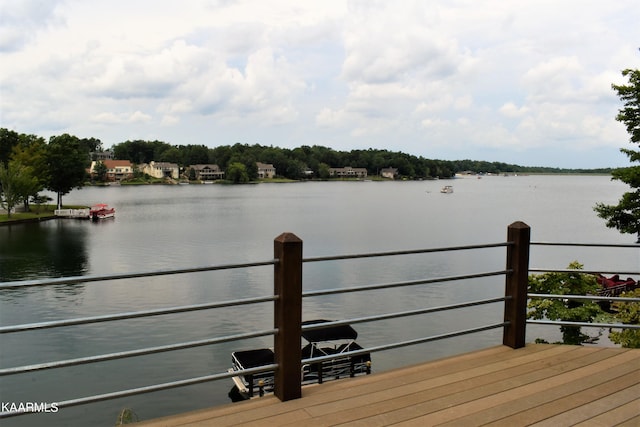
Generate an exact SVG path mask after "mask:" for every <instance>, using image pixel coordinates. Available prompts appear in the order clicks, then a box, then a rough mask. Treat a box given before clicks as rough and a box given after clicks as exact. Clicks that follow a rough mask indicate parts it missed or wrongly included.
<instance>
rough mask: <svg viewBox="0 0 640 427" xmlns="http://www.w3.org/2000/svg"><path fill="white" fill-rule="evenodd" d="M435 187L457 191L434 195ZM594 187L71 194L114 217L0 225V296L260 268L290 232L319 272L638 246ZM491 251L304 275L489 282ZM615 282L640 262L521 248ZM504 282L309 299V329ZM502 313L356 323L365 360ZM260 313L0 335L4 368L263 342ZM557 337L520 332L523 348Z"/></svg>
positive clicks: (117, 385) (9, 398) (87, 379)
mask: <svg viewBox="0 0 640 427" xmlns="http://www.w3.org/2000/svg"><path fill="white" fill-rule="evenodd" d="M444 184H452V185H453V186H454V193H453V194H441V193H440V188H441V187H442V186H443V185H444ZM627 188H628V187H626V186H625V185H624V184H621V183H619V182H615V181H611V180H610V179H609V177H604V176H518V177H484V178H483V179H475V178H473V179H472V178H464V179H456V180H452V181H423V182H304V183H291V184H259V185H245V186H224V185H177V186H136V187H133V186H121V187H115V186H112V187H105V188H94V187H91V188H85V189H82V190H74V191H73V192H71V193H70V194H68V195H66V196H64V197H63V203H65V204H83V205H89V204H93V203H99V202H104V203H109V204H110V205H112V206H114V207H115V208H116V209H117V217H116V218H115V220H109V221H104V222H101V223H91V222H88V221H78V220H53V221H46V222H42V223H38V224H30V225H17V226H8V227H0V282H1V281H12V280H25V279H32V278H42V277H58V276H75V275H86V274H92V275H93V274H110V273H119V272H138V271H149V270H160V269H173V268H181V267H185V268H186V267H195V266H204V265H217V264H228V263H242V262H250V261H266V260H269V259H271V258H272V257H273V239H274V238H275V237H276V236H278V235H279V234H281V233H282V232H293V233H295V234H296V235H298V236H299V237H300V238H301V239H302V240H303V242H304V249H303V250H304V256H305V257H315V256H324V255H337V254H355V253H364V252H383V251H394V250H405V249H421V248H431V247H442V246H456V245H468V244H476V243H495V242H502V241H504V240H505V239H506V230H507V226H508V225H509V224H510V223H512V222H514V221H518V220H519V221H524V222H526V223H527V224H529V225H530V226H531V227H532V240H533V241H556V242H559V241H560V242H587V243H592V242H597V243H633V242H634V241H635V236H630V235H622V234H620V233H618V232H617V231H616V230H611V229H607V228H606V227H605V226H604V221H603V220H601V219H599V218H597V217H596V215H595V213H594V212H593V206H594V205H595V204H596V203H597V202H604V203H616V202H617V200H618V199H619V198H620V196H621V195H622V193H623V192H624V191H626V190H627ZM504 254H505V252H504V248H497V249H489V250H483V251H462V252H454V253H449V254H447V255H444V254H426V255H419V256H418V255H412V256H404V257H392V258H381V259H363V260H352V261H341V262H331V263H325V262H320V263H307V264H305V266H304V289H305V291H308V290H314V289H323V288H339V287H348V286H355V285H364V284H371V283H387V282H395V281H404V280H411V279H417V278H430V277H443V276H450V275H457V274H465V273H475V272H484V271H493V270H501V269H503V268H504V262H505V255H504ZM573 260H578V261H580V262H581V263H583V264H585V268H586V269H589V270H591V269H593V270H602V271H604V270H609V271H611V270H614V271H628V270H631V269H637V268H638V265H640V249H638V250H636V249H606V250H603V249H595V248H564V247H558V248H556V247H540V246H538V247H536V246H534V247H533V248H532V253H531V267H544V268H565V267H566V266H567V265H568V264H569V263H570V262H571V261H573ZM272 280H273V272H272V268H268V267H260V268H254V269H248V270H232V271H225V272H207V273H197V274H189V275H175V276H163V277H153V278H146V279H136V280H120V281H111V282H101V283H90V284H83V285H60V286H54V287H47V288H41V289H40V288H33V289H26V290H19V291H15V290H14V291H2V292H1V293H0V322H1V324H2V325H11V324H19V323H31V322H38V321H46V320H54V319H64V318H75V317H81V316H88V315H98V314H110V313H119V312H129V311H136V310H144V309H151V308H159V307H169V306H176V305H188V304H196V303H202V302H207V301H223V300H227V299H236V298H247V297H252V296H263V295H267V294H270V293H271V292H272V288H273V283H272ZM503 289H504V278H503V277H500V276H498V277H493V278H491V277H490V278H483V279H480V280H473V281H464V282H460V283H458V282H451V283H441V284H436V285H422V286H415V287H411V288H407V289H401V290H397V289H396V290H385V291H375V292H370V293H368V294H357V295H351V294H344V295H333V296H328V297H321V298H308V299H305V301H304V314H303V316H304V319H313V318H336V319H346V318H355V317H362V316H368V315H373V314H383V313H389V312H397V311H405V310H411V309H417V308H421V307H427V306H439V305H444V304H450V303H453V302H456V301H466V300H469V299H476V298H485V297H492V296H500V295H502V294H503ZM501 317H502V309H501V307H497V306H496V307H493V306H487V307H484V308H477V309H469V310H466V311H465V312H464V313H463V314H462V315H461V314H460V312H453V313H449V314H446V313H441V314H432V315H425V316H418V317H415V318H411V319H397V320H393V321H383V322H376V323H371V324H368V323H367V324H359V325H357V327H356V329H357V330H358V332H359V339H358V342H359V343H360V344H361V345H363V346H364V347H367V346H373V345H379V344H384V343H390V342H397V341H401V340H408V339H413V338H419V337H423V336H428V335H433V334H440V333H445V332H449V331H454V330H457V329H464V328H469V327H473V326H476V325H480V324H487V323H495V322H499V321H501ZM272 319H273V313H272V310H271V307H270V305H269V304H263V305H259V306H255V307H253V306H252V307H251V308H250V309H249V308H242V309H231V308H230V309H223V310H215V311H204V312H197V313H187V314H178V315H171V316H161V317H156V318H151V319H137V320H127V321H118V322H110V323H105V324H95V325H88V326H81V327H68V328H59V329H53V330H49V331H35V332H27V333H17V334H8V335H4V336H3V337H2V345H1V348H0V356H1V357H0V363H1V365H2V367H12V366H19V365H24V364H32V363H40V362H45V361H52V360H63V359H69V358H76V357H83V356H90V355H94V354H101V353H111V352H116V351H125V350H131V349H136V348H143V347H148V346H157V345H163V344H170V343H177V342H184V341H190V340H199V339H205V338H210V337H214V336H222V335H227V334H232V333H241V332H248V331H252V330H256V329H263V328H265V327H268V326H267V325H270V324H272ZM554 329H556V328H544V329H540V328H530V330H529V336H528V340H533V339H535V338H536V337H537V336H545V337H546V338H549V337H553V336H554V334H555V333H556V332H555V331H554ZM500 342H501V332H500V331H490V332H486V333H482V334H477V335H471V336H465V337H460V338H456V339H452V340H446V341H440V342H436V343H431V344H424V345H420V346H415V347H410V348H405V349H400V350H394V351H387V352H381V353H374V354H373V355H372V356H373V363H374V364H373V369H374V371H376V370H377V371H383V370H388V369H391V368H394V367H399V366H403V365H407V364H411V363H418V362H421V361H425V360H430V359H435V358H438V357H443V356H446V355H450V354H455V353H460V352H463V351H470V350H473V349H478V348H484V347H487V346H491V345H496V344H499V343H500ZM269 345H271V341H270V339H267V338H264V339H255V340H250V341H245V342H239V343H229V344H224V345H218V346H209V347H202V348H197V349H191V350H183V351H177V352H172V353H165V354H156V355H152V356H145V357H138V358H132V359H125V360H119V361H112V362H107V363H101V364H97V365H85V366H78V367H72V368H64V369H59V370H49V371H43V372H41V373H35V374H23V375H15V376H8V377H2V378H0V400H1V401H2V402H56V401H61V400H67V399H72V398H78V397H83V396H88V395H92V394H101V393H106V392H110V391H115V390H120V389H125V388H134V387H141V386H145V385H150V384H155V383H159V382H168V381H172V380H177V379H184V378H190V377H197V376H203V375H209V374H212V373H218V372H223V371H226V369H227V368H228V367H229V366H230V352H231V351H233V350H236V349H247V348H254V347H259V346H269ZM230 385H231V384H230V381H225V380H223V381H217V382H213V383H208V384H202V385H198V386H192V387H185V388H180V389H174V390H169V391H164V392H158V393H152V394H147V395H141V396H134V397H129V398H123V399H118V400H112V401H106V402H101V403H97V404H92V405H87V406H82V407H77V408H75V407H74V408H65V409H62V410H60V412H58V413H57V414H42V415H27V416H22V417H17V418H10V419H6V420H3V421H2V425H3V426H5V425H6V426H27V425H78V426H85V425H105V426H108V425H113V424H114V423H115V420H116V417H117V415H118V413H119V411H120V410H121V409H122V408H124V407H130V408H133V410H134V411H135V412H136V413H137V415H138V416H139V417H140V418H141V419H150V418H154V417H159V416H164V415H168V414H173V413H178V412H184V411H188V410H194V409H198V408H203V407H208V406H212V405H217V404H223V403H227V402H228V398H227V391H228V390H229V388H230Z"/></svg>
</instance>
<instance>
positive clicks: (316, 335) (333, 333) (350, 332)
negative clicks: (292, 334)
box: [302, 319, 358, 342]
mask: <svg viewBox="0 0 640 427" xmlns="http://www.w3.org/2000/svg"><path fill="white" fill-rule="evenodd" d="M325 322H330V320H325V319H317V320H308V321H306V322H302V324H303V325H314V324H316V323H325ZM302 338H304V339H305V340H307V341H309V342H324V341H335V340H355V339H356V338H358V333H357V332H356V331H355V329H353V328H352V327H351V326H350V325H339V326H327V327H326V328H322V329H313V330H310V331H302Z"/></svg>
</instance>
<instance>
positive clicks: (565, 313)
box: [527, 261, 604, 345]
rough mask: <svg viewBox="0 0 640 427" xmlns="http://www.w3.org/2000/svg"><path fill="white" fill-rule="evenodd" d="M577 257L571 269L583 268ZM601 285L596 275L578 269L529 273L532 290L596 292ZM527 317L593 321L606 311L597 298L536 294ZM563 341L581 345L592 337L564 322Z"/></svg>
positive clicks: (571, 293) (561, 292)
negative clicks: (536, 273) (563, 297)
mask: <svg viewBox="0 0 640 427" xmlns="http://www.w3.org/2000/svg"><path fill="white" fill-rule="evenodd" d="M582 268H583V265H582V264H580V263H579V262H577V261H573V262H572V263H570V264H569V267H568V269H570V270H582ZM598 289H599V285H598V283H597V281H596V278H595V276H592V275H588V274H583V273H579V272H577V271H572V272H567V273H564V272H563V273H544V274H539V275H531V276H529V293H538V294H553V295H587V294H595V293H596V292H597V291H598ZM528 309H529V311H528V313H527V317H528V318H530V319H543V318H546V319H549V320H554V321H568V322H591V321H593V320H594V319H595V318H596V317H597V316H599V315H603V314H604V311H603V310H602V309H601V308H600V306H599V305H598V304H596V303H595V302H594V301H585V302H582V301H575V300H570V299H566V300H564V299H551V298H533V299H531V300H530V302H529V304H528ZM560 331H561V332H562V342H563V343H564V344H573V345H578V344H581V343H583V342H585V341H586V340H588V339H590V337H589V336H588V335H585V334H583V333H582V332H581V328H580V327H576V326H561V327H560Z"/></svg>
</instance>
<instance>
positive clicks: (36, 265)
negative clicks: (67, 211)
mask: <svg viewBox="0 0 640 427" xmlns="http://www.w3.org/2000/svg"><path fill="white" fill-rule="evenodd" d="M86 239H87V228H86V227H85V224H84V223H82V222H81V221H75V220H64V221H58V220H52V221H45V222H40V223H36V224H25V225H12V226H4V227H0V242H1V244H0V281H13V280H27V279H35V278H43V277H64V276H81V275H83V274H85V273H86V272H87V271H88V268H89V256H88V254H87V248H86Z"/></svg>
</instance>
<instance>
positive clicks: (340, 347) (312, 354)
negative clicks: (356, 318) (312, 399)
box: [229, 319, 371, 402]
mask: <svg viewBox="0 0 640 427" xmlns="http://www.w3.org/2000/svg"><path fill="white" fill-rule="evenodd" d="M326 322H330V321H329V320H324V319H318V320H309V321H306V322H303V323H302V324H303V325H309V324H317V323H326ZM357 337H358V333H357V332H356V331H355V329H353V328H352V327H351V325H339V326H327V327H325V328H321V329H313V330H308V331H302V338H303V339H304V340H305V341H306V344H305V345H304V346H303V347H302V360H303V361H304V360H307V359H313V358H318V357H322V356H328V355H332V356H334V357H332V358H331V359H330V360H325V361H322V362H316V363H314V362H310V363H303V365H302V373H301V375H302V385H308V384H322V383H323V382H324V381H331V380H338V379H341V378H349V377H354V376H356V375H363V374H364V375H368V374H370V373H371V355H370V354H369V353H364V354H358V355H355V356H351V355H349V354H347V353H349V352H353V351H357V350H363V348H362V347H361V346H360V345H358V344H357V343H356V341H355V340H356V338H357ZM231 362H232V368H231V369H229V372H235V371H241V370H244V369H250V368H257V367H259V366H266V365H271V364H273V363H274V354H273V350H271V349H269V348H258V349H253V350H245V351H235V352H233V353H231ZM231 379H232V380H233V382H234V385H233V387H232V388H231V391H229V398H230V399H231V400H232V401H233V402H239V401H242V400H248V399H251V398H253V397H260V396H264V395H265V394H268V393H273V388H274V372H273V371H267V372H260V373H258V374H253V375H236V376H233V377H232V378H231Z"/></svg>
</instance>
